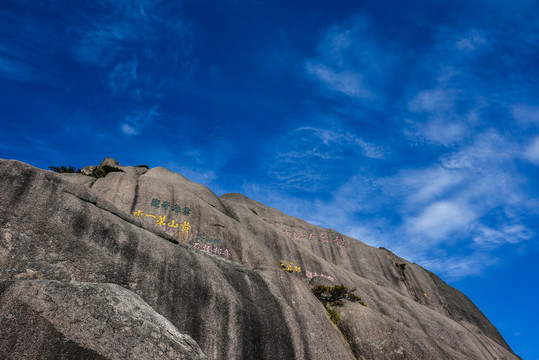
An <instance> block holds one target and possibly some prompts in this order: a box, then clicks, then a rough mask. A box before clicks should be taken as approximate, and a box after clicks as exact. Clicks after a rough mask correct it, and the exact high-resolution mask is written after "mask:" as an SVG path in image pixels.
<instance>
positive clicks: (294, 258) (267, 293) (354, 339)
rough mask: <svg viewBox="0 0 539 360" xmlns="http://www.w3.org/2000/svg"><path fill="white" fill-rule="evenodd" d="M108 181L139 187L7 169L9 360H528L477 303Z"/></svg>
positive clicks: (127, 179)
mask: <svg viewBox="0 0 539 360" xmlns="http://www.w3.org/2000/svg"><path fill="white" fill-rule="evenodd" d="M104 165H109V166H114V167H117V168H119V169H121V170H123V171H122V172H110V173H108V174H107V175H106V176H105V177H103V178H100V179H95V178H92V177H89V176H86V175H84V174H57V173H53V172H50V171H45V170H40V169H37V168H34V167H32V166H30V165H27V164H24V163H21V162H18V161H12V160H0V358H2V359H414V360H417V359H428V360H432V359H519V357H518V356H516V355H515V354H514V353H513V352H512V351H511V349H510V348H509V346H508V345H507V344H506V343H505V341H504V339H503V338H502V336H501V335H500V334H499V332H498V331H497V330H496V328H495V327H494V326H493V325H492V324H491V323H490V322H489V321H488V319H487V318H486V317H485V316H484V315H483V314H482V313H481V311H479V309H477V307H476V306H475V305H474V304H473V303H472V302H471V301H470V300H469V299H468V298H467V297H466V296H465V295H463V294H462V293H461V292H459V291H458V290H456V289H454V288H452V287H450V286H448V285H447V284H445V283H444V282H443V281H441V280H440V279H439V278H438V277H437V276H436V275H434V274H432V273H430V272H428V271H426V270H424V269H423V268H421V267H420V266H418V265H416V264H413V263H410V262H408V261H406V260H405V259H402V258H399V257H398V256H396V255H394V254H393V253H391V252H390V251H387V250H385V249H376V248H373V247H371V246H368V245H366V244H363V243H362V242H360V241H358V240H355V239H352V238H349V237H347V236H343V235H342V234H339V233H337V232H336V231H334V230H331V229H323V228H320V227H317V226H314V225H311V224H309V223H307V222H305V221H303V220H300V219H297V218H294V217H291V216H288V215H285V214H284V213H282V212H280V211H278V210H275V209H272V208H270V207H267V206H264V205H262V204H260V203H258V202H256V201H254V200H251V199H248V198H247V197H245V196H243V195H240V194H225V195H223V196H221V197H217V196H216V195H215V194H214V193H212V192H211V191H210V190H209V189H208V188H206V187H205V186H202V185H199V184H196V183H193V182H191V181H189V180H187V179H186V178H184V177H183V176H181V175H179V174H176V173H173V172H171V171H169V170H167V169H164V168H152V169H148V167H147V166H120V165H118V163H117V162H116V161H115V160H114V159H109V158H107V159H106V160H105V161H103V162H102V164H101V165H100V166H104ZM98 168H99V167H98ZM88 169H89V171H87V172H88V173H89V172H91V171H93V170H94V169H95V168H93V167H92V168H88ZM316 285H325V286H328V287H333V286H336V285H344V286H345V287H346V288H347V289H348V290H349V292H350V293H353V294H354V295H355V297H354V296H352V297H350V298H346V299H341V300H339V301H335V302H324V301H321V300H319V298H317V297H316V296H315V295H314V293H313V291H312V289H313V287H314V286H316ZM328 291H330V290H328ZM358 297H359V298H361V301H359V300H354V299H358ZM362 303H363V304H362Z"/></svg>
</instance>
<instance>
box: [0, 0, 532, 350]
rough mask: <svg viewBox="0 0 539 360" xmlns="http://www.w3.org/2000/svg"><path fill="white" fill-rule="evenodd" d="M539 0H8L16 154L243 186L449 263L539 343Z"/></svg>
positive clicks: (3, 44)
mask: <svg viewBox="0 0 539 360" xmlns="http://www.w3.org/2000/svg"><path fill="white" fill-rule="evenodd" d="M538 11H539V5H538V4H537V2H534V1H531V0H530V1H527V0H513V1H502V0H490V1H486V0H485V1H480V0H478V1H474V2H469V1H452V2H449V1H393V2H391V1H389V2H388V1H386V2H380V1H363V2H356V1H354V2H352V1H337V0H336V1H330V2H329V1H302V0H297V1H294V2H284V1H271V2H269V1H268V2H263V1H256V0H244V1H242V0H222V1H205V0H198V1H192V0H184V1H158V0H156V1H149V0H138V1H136V0H135V1H127V0H110V1H107V0H99V1H97V0H96V1H67V0H66V1H63V0H50V1H24V0H17V1H9V0H5V1H2V4H1V5H0V106H1V108H2V113H1V115H0V119H1V125H2V130H1V131H0V157H2V158H10V159H18V160H21V161H24V162H27V163H29V164H32V165H34V166H37V167H41V168H47V167H48V166H50V165H68V164H71V165H74V166H76V167H83V166H85V165H91V164H97V163H99V162H100V161H101V160H102V159H103V158H104V157H106V156H111V157H114V158H116V159H117V160H119V161H120V163H121V164H126V165H138V164H148V165H149V166H150V167H155V166H165V167H167V168H169V169H171V170H173V171H177V172H180V173H181V174H183V175H184V176H186V177H188V178H189V179H191V180H193V181H196V182H200V183H202V184H205V185H207V186H209V187H210V188H211V189H212V190H214V191H215V192H216V193H217V194H218V195H221V194H223V193H226V192H241V193H243V194H245V195H247V196H249V197H251V198H253V199H255V200H258V201H261V202H262V203H265V204H267V205H269V206H272V207H275V208H278V209H280V210H282V211H284V212H286V213H288V214H291V215H294V216H298V217H300V218H303V219H305V220H307V221H310V222H312V223H314V224H317V225H321V226H324V227H331V228H334V229H336V230H338V231H340V232H342V233H344V234H347V235H349V236H352V237H355V238H357V239H360V240H361V241H364V242H366V243H368V244H370V245H373V246H384V247H386V248H388V249H390V250H392V251H393V252H395V253H396V254H398V255H400V256H402V257H405V258H407V259H409V260H411V261H414V262H417V263H418V264H420V265H422V266H424V267H425V268H427V269H429V270H431V271H433V272H435V273H437V274H439V275H440V276H441V277H442V278H443V279H444V280H446V281H447V282H448V283H450V284H451V285H453V286H456V287H457V288H459V289H460V290H462V291H463V292H465V293H466V294H467V295H468V296H469V297H470V298H471V299H472V300H473V301H474V302H475V303H476V304H477V305H478V306H479V308H480V309H481V310H483V311H484V312H485V314H486V315H487V316H488V318H489V319H490V320H491V321H492V322H493V323H494V325H495V326H496V327H498V329H499V330H500V331H501V332H502V334H503V335H504V337H505V338H506V339H507V341H508V342H509V344H510V345H511V346H512V348H513V350H514V351H515V352H516V353H517V354H519V355H520V356H522V357H523V358H524V359H539V350H537V349H534V348H533V347H534V345H535V342H536V339H537V337H538V336H539V331H538V325H537V324H538V323H539V313H538V310H537V306H536V304H535V303H536V298H537V296H538V295H539V291H538V289H537V284H538V280H537V276H538V275H539V270H538V269H539V267H538V266H537V264H536V259H537V256H538V255H539V245H538V242H537V240H538V234H539V226H538V224H539V221H538V220H539V181H538V180H539V96H538V95H539V76H538V75H539V66H538V64H539V52H538V49H539V47H538V45H539V21H538V20H537V16H536V15H537V13H539V12H538Z"/></svg>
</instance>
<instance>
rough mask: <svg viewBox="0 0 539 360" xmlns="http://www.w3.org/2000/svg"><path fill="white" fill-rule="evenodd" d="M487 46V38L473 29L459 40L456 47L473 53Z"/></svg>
mask: <svg viewBox="0 0 539 360" xmlns="http://www.w3.org/2000/svg"><path fill="white" fill-rule="evenodd" d="M485 44H487V40H486V39H485V37H484V36H483V35H482V34H481V33H480V32H479V31H478V30H477V29H472V30H470V31H469V32H468V33H467V34H465V35H463V36H461V37H460V39H458V40H457V42H456V44H455V47H456V48H457V49H459V50H461V51H465V52H471V51H474V50H476V49H477V48H479V47H481V46H483V45H485Z"/></svg>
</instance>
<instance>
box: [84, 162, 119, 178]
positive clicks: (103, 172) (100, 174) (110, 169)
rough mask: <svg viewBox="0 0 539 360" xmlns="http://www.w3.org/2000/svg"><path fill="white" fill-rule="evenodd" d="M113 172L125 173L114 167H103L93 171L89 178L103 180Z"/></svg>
mask: <svg viewBox="0 0 539 360" xmlns="http://www.w3.org/2000/svg"><path fill="white" fill-rule="evenodd" d="M111 172H124V171H123V170H122V169H119V168H117V167H114V166H110V165H103V166H99V167H97V169H95V170H94V171H92V172H91V173H90V175H89V176H93V177H95V178H96V179H101V178H104V177H105V176H107V174H108V173H111Z"/></svg>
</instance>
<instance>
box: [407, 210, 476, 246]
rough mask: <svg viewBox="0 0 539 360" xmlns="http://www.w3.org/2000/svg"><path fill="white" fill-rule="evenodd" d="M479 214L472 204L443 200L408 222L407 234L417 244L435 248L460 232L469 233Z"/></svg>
mask: <svg viewBox="0 0 539 360" xmlns="http://www.w3.org/2000/svg"><path fill="white" fill-rule="evenodd" d="M476 218H477V214H476V212H475V211H474V210H473V209H472V207H471V206H470V204H467V203H464V202H461V201H450V200H443V201H438V202H435V203H433V204H430V205H429V206H427V207H426V208H425V209H424V210H423V211H422V213H421V214H420V215H418V216H414V217H412V218H410V219H408V220H407V222H406V227H407V232H408V233H409V234H410V235H411V236H412V239H413V240H412V241H413V242H415V243H416V244H418V245H419V244H422V245H425V247H433V245H435V244H437V243H439V242H442V241H448V240H449V237H450V236H451V235H453V234H454V233H456V232H458V231H466V232H468V231H469V226H470V225H471V224H472V223H473V222H474V221H475V220H476Z"/></svg>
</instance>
